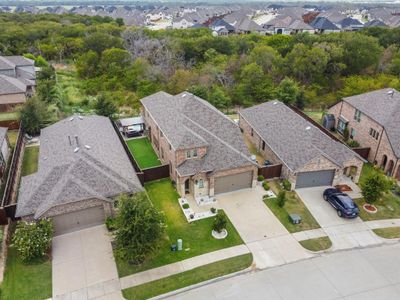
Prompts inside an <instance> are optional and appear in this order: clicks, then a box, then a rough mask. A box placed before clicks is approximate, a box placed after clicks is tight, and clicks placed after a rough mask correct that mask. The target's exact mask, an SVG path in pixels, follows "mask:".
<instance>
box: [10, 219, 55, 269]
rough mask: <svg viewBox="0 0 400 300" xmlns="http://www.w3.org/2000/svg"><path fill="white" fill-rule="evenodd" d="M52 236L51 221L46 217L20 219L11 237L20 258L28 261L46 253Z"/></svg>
mask: <svg viewBox="0 0 400 300" xmlns="http://www.w3.org/2000/svg"><path fill="white" fill-rule="evenodd" d="M52 237H53V223H52V222H51V221H50V220H48V219H42V220H39V221H37V222H26V221H20V222H18V224H17V228H16V229H15V233H14V236H13V239H12V242H13V246H15V247H16V248H17V250H18V253H19V255H20V257H21V260H22V261H24V262H30V261H32V260H34V259H35V258H41V257H43V256H45V255H46V252H47V250H48V249H49V248H50V245H51V239H52Z"/></svg>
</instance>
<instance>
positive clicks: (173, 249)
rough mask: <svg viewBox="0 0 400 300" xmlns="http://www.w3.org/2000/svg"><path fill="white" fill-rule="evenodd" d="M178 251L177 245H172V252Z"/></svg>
mask: <svg viewBox="0 0 400 300" xmlns="http://www.w3.org/2000/svg"><path fill="white" fill-rule="evenodd" d="M176 250H177V247H176V245H175V244H172V245H171V251H173V252H175V251H176Z"/></svg>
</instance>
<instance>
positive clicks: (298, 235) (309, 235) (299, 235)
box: [292, 228, 327, 242]
mask: <svg viewBox="0 0 400 300" xmlns="http://www.w3.org/2000/svg"><path fill="white" fill-rule="evenodd" d="M292 236H293V237H294V238H295V239H296V241H298V242H301V241H305V240H309V239H317V238H321V237H324V236H327V234H326V232H325V231H324V230H323V229H322V228H318V229H311V230H305V231H299V232H295V233H292Z"/></svg>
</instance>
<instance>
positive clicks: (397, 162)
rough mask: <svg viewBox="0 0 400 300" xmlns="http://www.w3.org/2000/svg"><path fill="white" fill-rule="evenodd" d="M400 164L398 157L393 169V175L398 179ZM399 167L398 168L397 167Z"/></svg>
mask: <svg viewBox="0 0 400 300" xmlns="http://www.w3.org/2000/svg"><path fill="white" fill-rule="evenodd" d="M398 164H399V158H397V160H396V164H395V165H394V168H393V171H392V174H391V175H392V177H394V178H395V179H397V178H396V177H395V176H396V170H398V169H399V168H400V166H399V165H398ZM396 167H397V168H396Z"/></svg>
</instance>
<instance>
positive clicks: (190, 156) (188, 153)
mask: <svg viewBox="0 0 400 300" xmlns="http://www.w3.org/2000/svg"><path fill="white" fill-rule="evenodd" d="M186 158H192V151H191V150H187V151H186Z"/></svg>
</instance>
